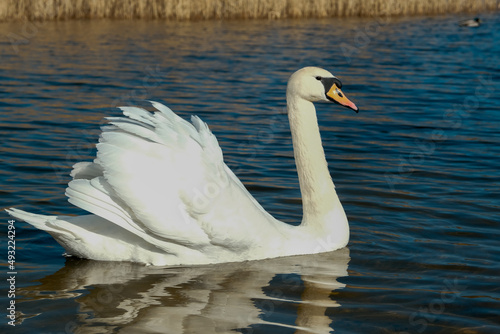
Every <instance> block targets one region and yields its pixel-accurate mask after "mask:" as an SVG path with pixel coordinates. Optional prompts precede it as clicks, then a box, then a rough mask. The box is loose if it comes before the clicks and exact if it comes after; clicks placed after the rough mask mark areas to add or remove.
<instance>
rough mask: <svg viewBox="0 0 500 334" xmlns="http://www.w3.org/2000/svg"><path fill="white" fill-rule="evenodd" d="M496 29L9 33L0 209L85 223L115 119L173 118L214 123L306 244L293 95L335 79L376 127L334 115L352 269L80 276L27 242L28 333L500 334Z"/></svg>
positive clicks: (25, 228) (348, 24)
mask: <svg viewBox="0 0 500 334" xmlns="http://www.w3.org/2000/svg"><path fill="white" fill-rule="evenodd" d="M482 17H484V21H485V24H484V25H483V26H481V27H479V28H477V29H463V28H459V27H458V26H457V23H456V22H457V21H458V20H460V19H462V17H458V16H440V17H417V18H403V19H328V20H284V21H248V22H247V21H229V22H183V23H165V22H161V21H152V22H143V21H78V22H46V23H22V22H20V23H2V24H0V28H1V31H2V32H3V33H4V34H3V35H2V37H1V39H0V45H1V51H2V53H1V56H0V57H1V59H0V60H1V61H0V69H1V71H0V85H1V89H0V96H1V102H0V103H1V107H2V112H1V113H0V134H1V138H2V148H1V152H2V159H1V161H0V163H1V167H0V179H1V181H2V189H1V191H0V201H1V202H0V207H10V206H16V207H19V208H21V209H24V210H27V211H33V212H36V213H44V214H81V213H82V212H81V210H79V209H78V208H75V207H72V206H71V205H70V204H68V203H67V202H66V199H65V197H64V189H65V186H66V184H67V182H68V181H69V179H70V178H69V176H68V174H69V172H70V170H71V166H72V165H73V164H74V163H76V162H78V161H83V160H90V159H92V158H93V156H94V154H95V148H94V144H95V142H96V141H97V138H98V135H99V126H100V125H102V124H104V121H103V117H105V116H110V115H114V116H116V115H118V110H117V109H116V108H115V107H116V106H119V105H124V104H134V105H142V106H147V102H145V100H157V101H159V102H162V103H165V104H166V105H168V106H170V107H171V108H172V109H173V110H174V111H176V112H177V113H178V114H179V115H181V116H182V117H184V118H188V117H189V115H191V114H197V115H199V116H200V117H201V118H202V119H203V120H204V121H206V122H207V123H208V124H209V125H210V127H211V129H212V131H213V132H214V133H215V134H216V136H217V138H218V139H219V143H220V145H221V147H222V149H223V151H224V156H225V160H226V162H227V164H228V165H229V166H230V167H231V168H232V169H233V170H234V171H235V173H236V174H237V175H238V177H240V179H241V180H242V181H243V182H244V184H245V185H246V186H247V187H248V189H249V190H250V191H251V192H252V194H253V195H254V196H255V197H256V198H257V199H258V201H259V202H260V203H261V204H262V205H263V206H264V207H265V208H266V209H267V210H268V211H270V212H271V213H272V214H273V215H275V216H276V217H277V218H279V219H282V220H284V221H286V222H288V223H291V224H298V223H299V222H300V219H301V202H300V192H299V188H298V180H297V175H296V171H295V165H294V161H293V151H292V146H291V139H290V131H289V129H288V120H287V117H286V114H285V109H284V107H285V100H284V97H285V96H284V95H285V88H286V81H287V79H288V76H289V75H290V74H291V73H292V72H293V71H295V70H296V69H298V68H300V67H303V66H309V65H316V66H320V67H324V68H326V69H328V70H330V71H331V72H333V73H334V74H335V75H337V76H338V77H339V78H340V79H341V80H342V82H343V84H344V86H343V91H344V93H346V94H347V95H348V96H349V97H350V98H351V99H352V100H353V101H354V102H355V103H356V104H357V105H358V106H359V107H360V109H361V111H360V113H359V114H355V113H353V112H352V111H349V110H347V109H341V108H339V107H338V106H336V105H331V104H320V105H317V109H318V119H319V122H320V126H321V130H322V138H323V144H324V147H325V152H326V155H327V160H328V161H329V168H330V171H331V174H332V177H333V179H334V181H335V183H336V187H337V191H338V193H339V196H340V199H341V201H342V203H343V205H344V208H345V210H346V213H347V216H348V218H349V221H350V226H351V241H350V243H349V245H348V247H347V248H346V249H343V250H340V251H338V252H332V253H326V254H320V255H312V256H299V257H291V258H286V259H275V260H268V261H267V260H266V261H257V262H251V263H243V264H223V265H216V266H201V267H181V268H151V267H144V266H141V265H135V264H129V263H100V262H95V261H86V260H78V259H72V258H64V257H63V256H62V253H63V249H62V247H60V246H59V245H58V244H57V243H56V242H55V241H54V240H53V239H52V238H51V237H50V236H49V235H48V234H46V233H44V232H41V231H38V230H36V229H34V228H32V227H30V226H29V225H27V224H25V223H22V222H16V223H15V227H16V232H17V234H16V269H17V272H18V273H17V275H16V288H17V291H16V299H15V300H16V311H17V319H18V324H17V325H16V327H15V332H16V333H33V332H41V333H139V332H142V333H229V332H243V333H310V332H313V333H327V332H329V331H333V330H335V331H336V332H339V333H404V332H408V333H498V332H499V331H500V289H499V287H498V286H499V285H498V281H499V275H498V273H499V272H500V261H499V258H500V247H499V242H498V240H499V239H500V232H499V228H500V222H499V220H500V219H499V200H498V189H499V178H500V159H499V156H500V134H499V131H498V129H499V124H500V123H499V122H500V112H499V110H500V99H499V98H498V96H499V93H498V92H499V89H500V87H499V84H498V82H499V77H500V72H499V67H498V66H499V61H500V59H499V56H498V55H499V54H500V46H499V44H498V43H497V41H498V40H499V39H500V35H499V34H500V29H499V24H500V19H499V18H498V15H496V14H485V15H482ZM2 217H3V218H2V219H3V221H1V223H2V225H3V226H4V228H3V229H2V232H1V233H2V238H1V240H2V245H4V249H6V248H7V240H8V239H7V224H8V219H9V217H8V216H7V215H5V214H3V216H2ZM4 258H6V255H4ZM2 265H3V270H4V272H5V273H7V272H8V268H7V266H6V263H5V262H4V263H3V264H2ZM5 276H7V274H5V275H4V277H5ZM3 281H4V284H5V280H3ZM0 300H1V303H2V309H3V310H5V307H6V306H7V305H8V303H9V301H10V299H9V298H8V297H7V294H6V293H4V294H2V296H1V297H0ZM4 319H5V318H4ZM1 326H2V327H4V328H9V329H12V328H11V327H10V326H8V325H7V321H6V320H3V321H2V324H1Z"/></svg>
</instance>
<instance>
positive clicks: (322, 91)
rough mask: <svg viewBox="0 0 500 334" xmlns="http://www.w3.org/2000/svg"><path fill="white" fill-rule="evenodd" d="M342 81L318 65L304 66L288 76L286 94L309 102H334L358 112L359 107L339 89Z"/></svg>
mask: <svg viewBox="0 0 500 334" xmlns="http://www.w3.org/2000/svg"><path fill="white" fill-rule="evenodd" d="M340 88H342V83H341V82H340V80H339V79H338V78H337V77H335V76H334V75H333V74H331V73H330V72H328V71H327V70H324V69H322V68H319V67H304V68H302V69H300V70H298V71H297V72H295V73H294V74H292V76H291V77H290V79H289V80H288V86H287V95H288V96H299V97H301V98H302V99H304V100H307V101H310V102H319V101H324V102H334V103H337V104H340V105H341V106H343V107H346V108H349V109H352V110H354V111H355V112H358V110H359V108H358V107H356V105H355V104H354V103H353V102H351V101H350V100H349V99H348V98H347V97H346V96H345V95H344V93H343V92H342V91H341V90H340Z"/></svg>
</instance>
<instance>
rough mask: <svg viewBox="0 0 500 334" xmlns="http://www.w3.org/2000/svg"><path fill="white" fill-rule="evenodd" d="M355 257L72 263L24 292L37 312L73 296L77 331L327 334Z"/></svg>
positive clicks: (344, 253)
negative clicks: (264, 328) (270, 329)
mask: <svg viewBox="0 0 500 334" xmlns="http://www.w3.org/2000/svg"><path fill="white" fill-rule="evenodd" d="M349 260H350V257H349V249H348V248H343V249H341V250H338V251H335V252H329V253H321V254H316V255H301V256H292V257H285V258H275V259H269V260H261V261H250V262H243V263H225V264H218V265H207V266H191V267H164V268H158V267H152V266H144V265H139V264H133V263H126V262H101V261H91V260H81V259H75V258H68V260H67V262H66V265H65V266H64V267H63V268H62V269H60V270H59V271H58V272H56V273H54V274H52V275H49V276H47V277H45V278H43V279H41V280H40V281H39V282H37V284H38V285H35V286H31V287H25V288H22V289H21V291H20V293H21V295H22V297H21V296H20V299H23V308H24V309H29V308H32V307H33V309H36V310H37V311H39V310H40V305H42V304H43V305H47V300H48V299H53V300H55V299H59V300H60V299H65V298H67V299H74V301H76V303H78V306H79V307H78V311H77V313H78V314H77V315H76V317H75V319H76V320H75V321H74V323H72V324H71V331H72V332H74V333H110V332H113V333H117V332H119V333H235V332H243V333H247V332H248V333H251V332H253V330H252V329H254V328H255V327H258V326H261V325H270V326H278V327H281V328H282V329H283V327H287V328H290V330H291V331H292V332H294V333H328V332H330V331H331V330H332V328H333V327H334V323H332V321H334V319H331V318H330V317H328V316H327V315H326V314H325V312H326V310H327V309H328V308H332V307H338V306H340V305H339V304H338V303H337V302H336V301H335V300H333V299H332V298H331V294H332V291H334V290H337V289H341V288H343V287H345V284H343V283H340V282H338V281H337V278H339V277H344V276H347V275H348V273H347V267H348V263H349ZM39 283H41V284H39ZM40 301H44V302H43V303H40ZM37 302H38V304H39V305H37V306H36V305H35V304H37ZM30 304H31V306H30ZM283 307H286V308H284V310H285V311H280V308H281V309H283ZM291 310H295V311H291ZM46 312H51V311H50V310H47V311H46ZM283 312H287V313H295V314H288V316H286V317H283ZM24 313H26V311H24ZM39 316H43V312H42V313H40V314H39V315H37V316H33V315H29V314H26V319H25V320H26V322H25V323H24V324H23V327H24V325H26V326H30V327H31V326H32V325H34V326H36V322H37V320H36V319H37V317H39ZM28 318H30V319H28ZM30 323H31V325H30ZM61 326H62V327H63V328H64V325H61Z"/></svg>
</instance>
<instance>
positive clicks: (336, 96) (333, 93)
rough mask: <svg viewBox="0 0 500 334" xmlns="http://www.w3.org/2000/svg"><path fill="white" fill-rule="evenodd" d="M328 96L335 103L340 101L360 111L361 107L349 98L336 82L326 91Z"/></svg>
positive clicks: (343, 104) (341, 103) (347, 106)
mask: <svg viewBox="0 0 500 334" xmlns="http://www.w3.org/2000/svg"><path fill="white" fill-rule="evenodd" d="M326 97H327V98H328V99H329V100H330V101H333V102H335V103H338V104H340V105H342V106H344V107H346V108H349V109H352V110H354V111H355V112H358V111H359V108H358V107H356V105H355V104H354V103H353V102H352V101H351V100H349V99H348V98H347V97H346V96H345V95H344V93H342V91H341V90H340V88H338V87H337V85H336V84H333V85H332V87H331V88H330V90H329V91H328V92H326Z"/></svg>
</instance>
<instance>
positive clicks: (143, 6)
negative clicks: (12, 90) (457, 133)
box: [0, 0, 500, 21]
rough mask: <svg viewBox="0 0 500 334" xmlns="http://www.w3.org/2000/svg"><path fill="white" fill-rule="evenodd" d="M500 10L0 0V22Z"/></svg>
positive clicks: (268, 0)
mask: <svg viewBox="0 0 500 334" xmlns="http://www.w3.org/2000/svg"><path fill="white" fill-rule="evenodd" d="M499 8H500V0H0V21H6V20H26V19H28V20H67V19H95V18H114V19H168V20H208V19H254V18H273V19H277V18H289V17H292V18H301V17H342V16H344V17H345V16H403V15H424V14H445V13H465V12H469V13H473V12H479V11H491V10H498V9H499Z"/></svg>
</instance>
